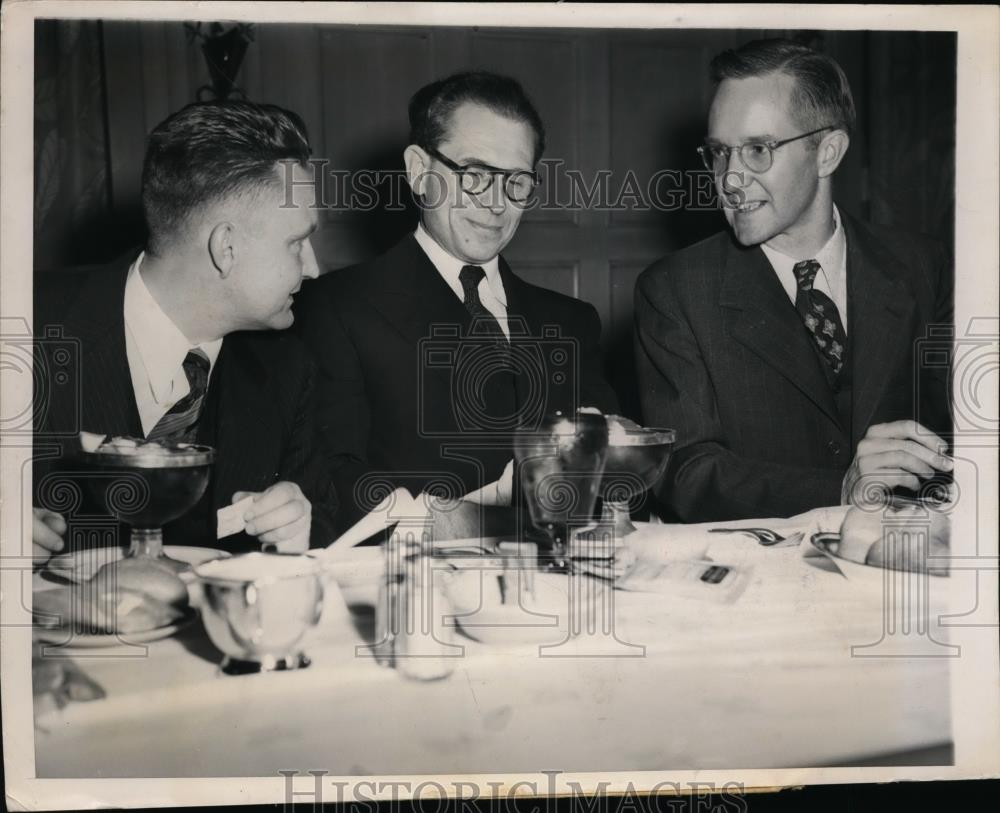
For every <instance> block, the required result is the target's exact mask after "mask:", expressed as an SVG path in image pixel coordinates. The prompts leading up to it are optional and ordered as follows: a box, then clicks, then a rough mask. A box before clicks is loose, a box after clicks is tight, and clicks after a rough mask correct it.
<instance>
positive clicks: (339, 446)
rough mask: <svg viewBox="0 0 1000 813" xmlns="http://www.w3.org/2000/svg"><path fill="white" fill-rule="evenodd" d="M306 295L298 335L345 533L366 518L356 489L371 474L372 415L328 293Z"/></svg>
mask: <svg viewBox="0 0 1000 813" xmlns="http://www.w3.org/2000/svg"><path fill="white" fill-rule="evenodd" d="M320 282H323V280H320ZM314 285H315V284H314ZM311 287H312V286H311ZM304 293H305V294H306V296H304V297H301V300H302V301H301V304H300V305H299V307H298V308H297V313H296V320H295V323H296V330H297V331H298V333H299V335H300V336H301V338H302V340H303V342H304V343H305V345H306V346H307V347H308V348H309V349H310V350H311V351H312V354H313V357H314V360H315V362H316V365H317V370H318V376H317V405H318V411H319V414H318V421H317V423H318V428H319V435H320V437H321V439H322V451H323V457H324V458H325V460H324V463H325V465H326V470H327V472H328V473H329V476H330V478H331V480H332V482H333V485H334V488H335V489H336V492H337V494H338V496H339V498H340V510H339V511H338V514H337V520H336V529H337V531H338V532H343V531H344V530H346V529H347V528H349V527H350V526H351V525H352V524H354V522H356V521H357V520H358V519H360V518H361V517H362V516H363V515H364V513H365V509H363V508H361V507H359V505H358V500H357V498H356V495H355V486H356V485H357V484H358V483H360V482H361V481H362V479H363V477H364V475H365V474H366V473H367V472H368V471H369V470H370V466H369V463H368V437H369V432H370V431H371V420H370V414H371V413H370V410H369V404H368V399H367V396H366V394H365V385H364V374H363V371H362V366H361V361H360V359H359V358H358V354H357V350H356V348H355V346H354V343H353V342H352V341H351V338H350V335H349V333H348V329H347V326H346V325H345V324H344V322H343V319H342V316H341V314H340V313H339V311H337V309H336V308H335V307H334V305H333V302H332V301H331V299H330V296H329V294H328V292H327V291H326V290H321V289H320V288H318V287H312V290H309V289H308V288H307V289H306V291H304Z"/></svg>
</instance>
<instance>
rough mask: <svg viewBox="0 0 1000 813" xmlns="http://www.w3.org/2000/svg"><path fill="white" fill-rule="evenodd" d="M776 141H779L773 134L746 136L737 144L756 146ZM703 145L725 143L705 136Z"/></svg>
mask: <svg viewBox="0 0 1000 813" xmlns="http://www.w3.org/2000/svg"><path fill="white" fill-rule="evenodd" d="M778 140H779V139H778V137H777V136H776V135H774V134H773V133H760V134H759V135H752V136H747V137H746V138H744V139H741V140H740V141H739V142H738V143H739V144H758V143H760V142H762V141H778ZM705 143H706V144H724V143H725V142H724V141H722V139H719V138H715V137H713V136H706V137H705Z"/></svg>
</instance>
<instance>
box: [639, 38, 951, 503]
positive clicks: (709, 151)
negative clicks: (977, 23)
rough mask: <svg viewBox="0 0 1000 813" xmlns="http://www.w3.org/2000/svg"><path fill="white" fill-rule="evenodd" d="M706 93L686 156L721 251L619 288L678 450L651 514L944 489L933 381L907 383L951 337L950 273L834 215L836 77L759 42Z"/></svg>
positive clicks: (840, 76)
mask: <svg viewBox="0 0 1000 813" xmlns="http://www.w3.org/2000/svg"><path fill="white" fill-rule="evenodd" d="M712 76H713V80H714V82H715V83H716V92H715V96H714V99H713V102H712V106H711V109H710V112H709V121H708V138H707V139H706V143H705V145H704V146H703V147H701V148H700V150H699V152H700V153H701V155H702V158H703V160H704V162H705V165H706V167H707V168H708V169H709V170H711V171H712V172H713V173H714V174H715V182H716V189H717V191H718V194H719V198H720V202H721V205H722V207H723V210H724V212H725V216H726V220H727V221H728V224H729V226H730V232H724V233H720V234H717V235H715V236H714V237H711V238H709V239H707V240H705V241H703V242H701V243H698V244H697V245H694V246H691V247H690V248H687V249H685V250H683V251H680V252H678V253H676V254H674V255H671V256H669V257H666V258H665V259H663V260H660V261H659V262H658V263H656V264H655V265H653V266H652V267H650V268H648V269H647V270H646V271H645V272H644V273H643V274H642V275H641V277H640V278H639V281H638V283H637V287H636V328H637V330H636V353H637V361H638V368H639V377H640V385H641V386H640V392H641V393H642V399H643V411H644V419H645V422H646V423H647V424H648V425H655V426H669V427H672V428H674V429H676V430H677V436H678V445H677V448H676V449H675V452H674V454H673V456H672V459H671V461H670V465H669V469H668V472H667V475H666V477H665V478H664V480H663V482H662V484H661V487H660V489H659V497H660V500H661V503H662V507H663V509H664V511H665V513H666V514H667V515H669V516H670V517H671V518H674V519H681V520H683V521H692V522H697V521H715V520H726V519H738V518H748V517H775V516H789V515H792V514H796V513H799V512H802V511H805V510H808V509H811V508H815V507H818V506H824V505H837V504H841V503H847V502H855V503H856V502H859V501H864V500H866V499H870V498H871V497H873V496H874V495H876V494H878V495H884V494H885V493H887V492H889V491H892V490H894V489H899V488H901V489H905V490H908V491H911V492H912V491H918V490H920V489H921V488H922V487H924V486H925V485H926V484H927V483H928V481H933V479H934V478H937V477H941V476H945V477H946V476H947V472H950V470H951V465H952V464H951V460H950V459H949V458H948V457H947V449H948V446H947V443H946V442H945V440H944V437H947V436H948V434H949V433H950V418H949V406H948V387H947V367H946V365H940V366H938V367H937V368H936V369H933V370H927V369H918V368H917V367H916V365H915V355H916V354H915V350H916V349H917V342H918V341H919V340H920V339H921V338H924V337H926V336H927V329H928V326H929V325H941V326H947V325H950V324H951V321H952V312H951V307H952V281H951V269H950V264H949V262H948V260H947V257H946V255H945V252H944V251H943V249H942V248H941V247H940V246H938V245H936V244H935V243H933V242H931V241H930V240H927V239H925V238H921V237H918V236H916V235H913V234H907V233H902V232H898V231H891V230H888V229H883V228H877V227H875V226H869V225H866V224H863V223H861V222H859V221H857V220H855V219H854V218H852V217H850V215H848V214H847V213H846V212H844V211H842V210H840V209H838V208H837V206H836V205H835V204H834V201H833V176H834V173H835V172H836V170H837V167H838V166H839V165H840V162H841V161H842V160H843V158H844V155H845V153H846V152H847V149H848V146H849V144H850V139H851V134H852V132H853V129H854V123H855V110H854V102H853V100H852V96H851V91H850V87H849V86H848V83H847V79H846V77H845V76H844V73H843V71H842V70H841V68H840V66H839V65H837V63H836V62H834V61H833V60H832V59H830V58H829V57H827V56H825V55H823V54H820V53H818V52H816V51H813V50H811V49H809V48H806V47H804V46H801V45H798V44H795V43H792V42H788V41H784V40H761V41H756V42H751V43H748V44H747V45H745V46H743V47H742V48H740V49H739V50H736V51H726V52H724V53H722V54H719V55H718V56H717V57H716V58H715V59H714V60H713V62H712Z"/></svg>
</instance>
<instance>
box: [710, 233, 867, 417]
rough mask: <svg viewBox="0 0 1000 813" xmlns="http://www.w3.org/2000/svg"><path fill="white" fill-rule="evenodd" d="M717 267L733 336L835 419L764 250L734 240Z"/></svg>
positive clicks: (802, 330)
mask: <svg viewBox="0 0 1000 813" xmlns="http://www.w3.org/2000/svg"><path fill="white" fill-rule="evenodd" d="M722 273H723V280H722V287H721V290H720V295H719V305H720V306H722V307H723V308H726V309H728V310H729V311H730V323H729V324H730V332H731V335H732V336H733V338H734V339H736V340H737V341H738V342H740V343H741V344H743V345H745V346H746V347H748V348H749V349H750V350H752V351H753V352H754V353H756V354H757V355H758V356H759V357H760V358H761V359H762V360H763V361H764V362H766V363H767V364H769V365H770V366H771V367H773V368H774V369H775V370H777V371H778V372H779V373H781V375H783V376H784V377H785V378H787V379H788V380H789V381H790V382H791V383H792V384H793V385H794V386H795V387H797V388H798V389H799V390H800V391H801V392H802V393H803V394H804V395H805V396H806V397H807V398H809V399H810V400H811V401H812V402H813V403H814V404H816V406H817V407H818V408H819V409H821V410H822V411H823V412H824V413H825V414H826V415H827V416H828V417H829V418H830V420H832V421H833V422H834V423H836V424H838V425H839V424H840V418H839V416H838V413H837V405H836V403H835V401H834V398H833V393H832V392H831V390H830V385H829V384H828V383H827V380H826V377H825V375H824V374H823V370H822V368H821V367H820V363H821V362H820V360H819V359H818V358H817V356H816V352H815V351H814V350H813V348H812V347H811V346H810V344H809V336H808V334H807V333H806V329H805V327H804V326H803V324H802V321H801V318H800V317H799V314H798V312H797V311H796V310H795V306H794V305H793V304H792V303H791V301H790V300H789V299H788V296H787V294H786V293H785V291H784V289H783V288H782V287H781V283H780V282H778V278H777V276H776V275H775V273H774V269H773V268H771V264H770V263H769V262H768V261H767V257H766V256H765V255H764V252H763V251H761V250H760V248H752V249H743V248H737V247H735V246H734V247H732V248H731V249H730V250H729V252H728V254H727V256H726V260H725V266H724V268H723V271H722ZM848 340H850V339H849V338H848Z"/></svg>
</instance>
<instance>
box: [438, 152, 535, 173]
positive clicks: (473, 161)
mask: <svg viewBox="0 0 1000 813" xmlns="http://www.w3.org/2000/svg"><path fill="white" fill-rule="evenodd" d="M455 163H456V164H462V165H463V166H477V167H485V168H486V169H495V170H496V171H497V172H531V170H530V169H523V168H521V167H518V168H516V169H510V168H506V167H496V166H493V164H491V163H490V162H489V161H484V160H483V159H482V158H477V157H476V156H474V155H466V156H463V157H462V158H459V159H458V160H457V161H456V162H455Z"/></svg>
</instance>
